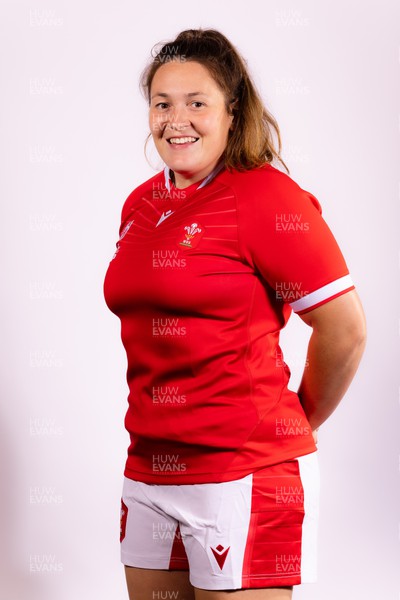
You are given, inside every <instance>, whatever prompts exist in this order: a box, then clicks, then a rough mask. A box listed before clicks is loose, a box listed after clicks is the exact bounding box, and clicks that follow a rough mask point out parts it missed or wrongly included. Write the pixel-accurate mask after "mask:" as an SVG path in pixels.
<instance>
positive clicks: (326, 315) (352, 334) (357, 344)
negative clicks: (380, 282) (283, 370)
mask: <svg viewBox="0 0 400 600" xmlns="http://www.w3.org/2000/svg"><path fill="white" fill-rule="evenodd" d="M299 316H300V317H301V319H302V320H303V321H304V322H305V323H307V325H309V326H310V327H312V329H313V332H312V334H311V338H310V341H309V345H308V353H307V358H308V366H306V367H305V369H304V373H303V377H302V380H301V383H300V387H299V390H298V394H299V397H300V401H301V404H302V406H303V408H304V411H305V413H306V416H307V418H308V420H309V422H310V425H311V428H312V429H313V430H316V429H317V428H318V427H319V426H320V425H321V424H322V423H323V422H324V421H326V419H327V418H328V417H329V416H330V415H331V414H332V413H333V411H334V410H335V408H336V407H337V405H338V404H339V402H340V400H341V399H342V398H343V396H344V394H345V392H346V390H347V388H348V387H349V385H350V383H351V381H352V379H353V377H354V375H355V373H356V371H357V368H358V365H359V363H360V360H361V357H362V354H363V352H364V348H365V342H366V324H365V316H364V312H363V309H362V306H361V302H360V300H359V297H358V294H357V292H356V291H355V290H352V291H350V292H347V293H345V294H342V295H341V296H338V297H337V298H334V299H333V300H331V301H329V302H327V303H326V304H323V305H322V306H319V307H318V308H315V309H314V310H311V311H309V312H307V313H304V314H303V315H299Z"/></svg>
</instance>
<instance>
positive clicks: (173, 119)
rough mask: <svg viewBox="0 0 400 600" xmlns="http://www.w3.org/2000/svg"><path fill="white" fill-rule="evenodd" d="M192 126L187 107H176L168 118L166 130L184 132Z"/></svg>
mask: <svg viewBox="0 0 400 600" xmlns="http://www.w3.org/2000/svg"><path fill="white" fill-rule="evenodd" d="M189 125H190V120H189V118H188V115H187V112H186V108H185V107H175V108H174V109H173V110H172V111H171V112H170V113H169V115H168V116H167V118H166V129H172V130H174V131H182V129H185V128H186V127H188V126H189Z"/></svg>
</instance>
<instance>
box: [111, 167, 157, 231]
mask: <svg viewBox="0 0 400 600" xmlns="http://www.w3.org/2000/svg"><path fill="white" fill-rule="evenodd" d="M163 184H164V171H160V172H159V173H157V174H156V175H154V176H153V177H150V179H147V180H146V181H144V182H143V183H141V184H140V185H138V186H137V187H136V188H135V189H133V190H132V191H131V193H130V194H129V196H128V197H127V198H126V200H125V202H124V204H123V206H122V214H121V221H122V222H124V221H125V220H126V219H127V217H128V216H129V213H130V212H131V209H132V208H133V207H134V206H135V204H136V203H137V202H139V201H140V200H141V198H143V196H146V195H147V194H148V193H149V192H152V191H153V190H155V189H159V186H161V185H163Z"/></svg>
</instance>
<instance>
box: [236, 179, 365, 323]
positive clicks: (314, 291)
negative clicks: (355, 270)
mask: <svg viewBox="0 0 400 600" xmlns="http://www.w3.org/2000/svg"><path fill="white" fill-rule="evenodd" d="M241 214H242V216H243V219H242V222H241V228H240V232H241V240H242V243H243V246H244V247H243V252H244V254H245V255H246V257H247V259H248V260H249V261H250V262H251V264H252V265H253V266H254V267H255V269H256V270H257V271H258V272H259V274H260V276H261V277H262V278H263V279H264V280H265V281H266V282H267V283H268V284H269V286H270V287H271V288H272V289H273V294H274V297H275V300H276V301H277V302H285V303H287V304H289V305H290V307H291V308H292V309H293V311H294V312H296V313H298V314H302V313H305V312H308V311H310V310H312V309H314V308H316V307H318V306H320V305H322V304H324V303H326V302H329V301H330V300H332V299H333V298H336V297H337V296H340V295H341V294H344V293H346V292H348V291H350V290H352V289H354V284H353V282H352V279H351V276H350V274H349V270H348V267H347V264H346V262H345V259H344V257H343V254H342V252H341V250H340V248H339V246H338V244H337V242H336V240H335V238H334V236H333V234H332V232H331V230H330V229H329V227H328V225H327V223H326V222H325V220H324V219H323V217H322V209H321V205H320V203H319V201H318V200H317V198H316V197H315V196H314V195H313V194H311V193H310V192H307V191H305V190H303V189H302V188H300V186H299V185H298V184H297V183H296V182H295V181H293V180H292V179H291V178H290V177H289V176H287V175H286V174H285V173H282V172H280V171H276V172H275V173H272V174H270V176H269V177H268V178H266V182H265V185H263V186H262V189H261V190H260V189H258V191H257V193H256V194H255V195H254V198H253V199H252V201H251V202H248V201H246V199H243V208H242V211H241Z"/></svg>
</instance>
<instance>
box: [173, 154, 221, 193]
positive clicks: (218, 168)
mask: <svg viewBox="0 0 400 600" xmlns="http://www.w3.org/2000/svg"><path fill="white" fill-rule="evenodd" d="M223 168H224V161H223V160H222V161H221V162H219V163H218V164H217V166H216V167H215V168H214V169H213V170H212V171H211V173H209V174H208V175H207V177H206V178H205V179H203V181H202V182H201V183H200V185H199V186H198V187H197V188H196V191H197V190H199V189H200V188H202V187H204V186H205V185H207V183H210V181H211V180H212V179H214V177H215V176H216V175H218V173H219V172H220V171H221V170H222V169H223ZM169 173H170V169H169V167H167V166H166V167H164V179H165V187H166V188H167V190H168V191H169V192H170V191H171V178H170V175H169Z"/></svg>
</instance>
